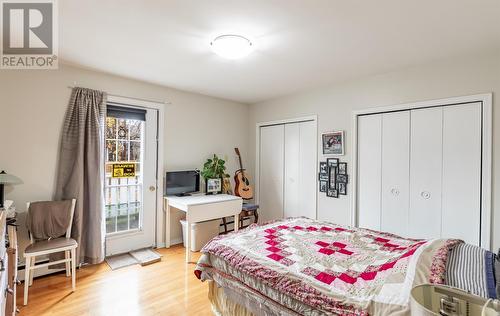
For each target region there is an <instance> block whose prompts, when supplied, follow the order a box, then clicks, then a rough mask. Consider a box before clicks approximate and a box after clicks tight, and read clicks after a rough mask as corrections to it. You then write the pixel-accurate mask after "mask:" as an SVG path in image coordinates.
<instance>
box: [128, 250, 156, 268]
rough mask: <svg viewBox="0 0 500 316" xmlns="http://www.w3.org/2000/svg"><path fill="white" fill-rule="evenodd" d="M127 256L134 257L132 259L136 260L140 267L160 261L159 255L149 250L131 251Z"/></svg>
mask: <svg viewBox="0 0 500 316" xmlns="http://www.w3.org/2000/svg"><path fill="white" fill-rule="evenodd" d="M129 254H130V255H131V256H132V257H134V259H135V260H137V261H138V262H139V263H140V264H141V266H146V265H148V264H152V263H155V262H159V261H161V255H160V254H159V253H157V252H156V251H154V250H153V249H151V248H145V249H139V250H135V251H131V252H129Z"/></svg>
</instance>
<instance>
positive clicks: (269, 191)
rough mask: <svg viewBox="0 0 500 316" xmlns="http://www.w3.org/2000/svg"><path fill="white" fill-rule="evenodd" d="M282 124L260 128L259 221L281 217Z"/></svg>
mask: <svg viewBox="0 0 500 316" xmlns="http://www.w3.org/2000/svg"><path fill="white" fill-rule="evenodd" d="M284 130H285V129H284V126H283V125H275V126H265V127H261V129H260V154H259V156H260V157H259V204H260V210H259V219H260V221H261V222H265V221H269V220H274V219H280V218H282V217H283V176H284V172H283V170H284Z"/></svg>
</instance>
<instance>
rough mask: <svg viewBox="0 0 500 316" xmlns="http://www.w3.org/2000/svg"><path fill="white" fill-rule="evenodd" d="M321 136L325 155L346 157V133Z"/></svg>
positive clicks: (328, 133) (331, 133)
mask: <svg viewBox="0 0 500 316" xmlns="http://www.w3.org/2000/svg"><path fill="white" fill-rule="evenodd" d="M321 136H322V137H321V138H322V140H323V155H339V156H342V155H344V131H334V132H327V133H323V135H321Z"/></svg>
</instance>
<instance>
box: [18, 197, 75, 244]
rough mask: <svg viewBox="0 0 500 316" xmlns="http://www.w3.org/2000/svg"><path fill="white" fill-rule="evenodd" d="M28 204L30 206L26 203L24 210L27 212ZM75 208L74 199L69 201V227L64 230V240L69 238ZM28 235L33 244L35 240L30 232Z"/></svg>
mask: <svg viewBox="0 0 500 316" xmlns="http://www.w3.org/2000/svg"><path fill="white" fill-rule="evenodd" d="M30 204H31V203H30V202H28V203H26V210H29V208H30ZM75 207H76V199H71V207H70V217H69V225H68V229H67V230H66V235H65V237H66V238H70V237H71V228H72V227H73V217H74V215H75ZM28 233H29V236H30V242H31V243H34V242H35V239H34V238H33V234H32V233H31V232H30V231H28Z"/></svg>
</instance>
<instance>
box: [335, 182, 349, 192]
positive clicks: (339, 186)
mask: <svg viewBox="0 0 500 316" xmlns="http://www.w3.org/2000/svg"><path fill="white" fill-rule="evenodd" d="M337 191H339V194H342V195H347V183H342V182H339V183H337Z"/></svg>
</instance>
